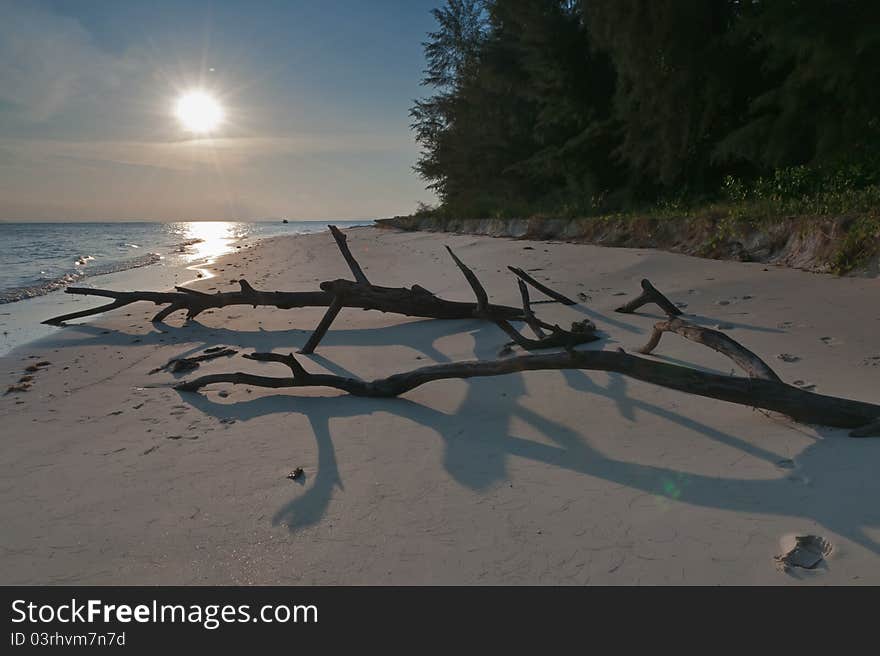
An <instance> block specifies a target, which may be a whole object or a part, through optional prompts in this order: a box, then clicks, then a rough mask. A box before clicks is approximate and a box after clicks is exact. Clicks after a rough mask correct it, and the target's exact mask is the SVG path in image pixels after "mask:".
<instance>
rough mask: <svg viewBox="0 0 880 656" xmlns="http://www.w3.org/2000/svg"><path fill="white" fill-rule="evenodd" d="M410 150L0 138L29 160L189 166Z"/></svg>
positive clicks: (240, 141) (359, 140)
mask: <svg viewBox="0 0 880 656" xmlns="http://www.w3.org/2000/svg"><path fill="white" fill-rule="evenodd" d="M409 149H411V145H410V143H409V141H408V140H405V139H402V138H400V137H393V136H388V135H370V134H300V135H288V136H279V137H220V138H215V139H198V140H186V141H155V142H150V141H65V140H53V139H16V138H6V139H4V138H0V150H2V151H4V152H6V153H7V154H8V155H12V156H15V157H18V158H24V159H27V160H29V161H31V162H32V163H43V164H45V163H52V162H54V163H56V164H57V163H63V161H64V160H76V161H79V162H104V163H112V164H126V165H130V166H145V167H151V168H159V169H170V170H175V171H189V170H192V169H194V168H198V167H202V166H206V165H222V166H224V167H230V168H237V167H240V166H243V165H245V164H250V163H252V162H253V161H255V160H260V159H265V158H269V157H276V156H304V155H315V154H323V153H344V154H358V153H371V152H374V153H378V152H394V151H406V150H409Z"/></svg>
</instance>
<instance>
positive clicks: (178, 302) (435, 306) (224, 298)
mask: <svg viewBox="0 0 880 656" xmlns="http://www.w3.org/2000/svg"><path fill="white" fill-rule="evenodd" d="M331 234H332V235H333V237H334V239H335V240H336V243H337V246H338V247H339V249H340V251H341V253H342V255H343V257H344V258H345V260H346V262H347V263H348V265H349V268H350V269H351V272H352V274H353V275H354V277H355V281H350V280H341V279H340V280H330V281H326V282H323V283H321V284H320V288H321V289H320V291H302V292H279V291H272V292H269V291H259V290H257V289H254V287H252V286H251V285H250V284H249V283H248V282H247V281H246V280H243V279H242V280H239V281H238V283H239V285H240V287H241V289H240V291H234V292H217V293H215V294H207V293H205V292H201V291H197V290H193V289H189V288H187V287H177V288H176V289H177V291H174V292H150V291H134V292H118V291H113V290H108V289H90V288H86V287H68V288H67V289H65V290H64V291H65V292H66V293H68V294H74V295H80V296H102V297H105V298H110V299H113V300H112V302H110V303H108V304H106V305H102V306H100V307H96V308H91V309H88V310H80V311H78V312H71V313H70V314H64V315H61V316H57V317H52V318H51V319H47V320H45V321H44V322H43V323H45V324H49V325H55V326H62V325H64V324H65V322H67V321H72V320H74V319H79V318H82V317H89V316H93V315H96V314H101V313H103V312H107V311H108V310H115V309H118V308H121V307H125V306H127V305H130V304H132V303H137V302H140V301H146V302H149V303H153V304H155V305H162V306H165V307H163V308H162V309H161V310H159V312H157V313H156V315H155V316H154V317H153V318H152V321H153V322H154V323H161V322H162V321H164V320H165V319H166V318H167V317H168V316H170V315H171V314H173V313H175V312H177V311H178V310H186V313H187V316H186V318H187V320H192V319H194V318H195V317H197V316H198V315H199V314H201V313H202V312H204V311H205V310H208V309H216V308H223V307H228V306H231V305H251V306H253V307H254V308H256V307H261V306H264V307H275V308H279V309H282V310H290V309H294V308H303V307H326V308H330V307H331V306H332V305H333V302H334V299H335V298H337V297H340V296H342V297H343V298H344V299H345V300H344V307H350V308H361V309H365V310H379V311H380V312H391V313H395V314H402V315H404V316H411V317H423V318H428V319H469V318H473V317H474V316H475V314H474V312H475V311H476V310H477V309H478V305H475V304H474V303H464V302H460V301H449V300H446V299H443V298H440V297H438V296H436V295H434V294H432V293H431V292H429V291H428V290H427V289H425V288H424V287H420V286H419V285H413V286H412V287H411V288H406V287H381V286H379V285H373V284H372V283H370V282H369V280H368V279H367V277H366V275H365V274H364V272H363V270H362V269H361V267H360V265H359V264H358V263H357V260H356V259H355V258H354V256H353V255H352V253H351V251H350V249H349V248H348V244H347V241H346V236H345V234H344V233H342V232H341V231H340V230H338V229H336V227H335V226H331ZM485 310H487V311H488V312H489V313H490V314H491V315H492V316H493V317H499V318H504V319H509V320H515V319H517V320H518V319H523V318H524V316H523V312H522V310H521V309H519V308H515V307H510V306H506V305H490V306H487V307H486V308H484V311H485Z"/></svg>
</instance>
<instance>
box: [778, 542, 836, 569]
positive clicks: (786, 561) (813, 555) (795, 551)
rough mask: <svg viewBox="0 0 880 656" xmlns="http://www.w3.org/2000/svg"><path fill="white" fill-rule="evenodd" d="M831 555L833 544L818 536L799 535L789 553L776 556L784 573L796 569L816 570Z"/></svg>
mask: <svg viewBox="0 0 880 656" xmlns="http://www.w3.org/2000/svg"><path fill="white" fill-rule="evenodd" d="M830 553H831V543H830V542H828V540H826V539H825V538H820V537H819V536H818V535H798V536H797V537H795V545H794V547H793V548H791V549H790V550H789V551H788V552H787V553H785V554H782V555H780V556H776V562H778V563H779V566H780V568H781V569H782V571H784V572H788V571H790V570H791V569H792V568H794V567H800V568H801V569H816V567H818V566H819V563H821V562H822V561H823V560H825V556H827V555H828V554H830Z"/></svg>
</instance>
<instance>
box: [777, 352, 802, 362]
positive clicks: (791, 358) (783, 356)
mask: <svg viewBox="0 0 880 656" xmlns="http://www.w3.org/2000/svg"><path fill="white" fill-rule="evenodd" d="M776 358H777V359H778V360H782V361H783V362H799V361H800V357H798V356H796V355H792V354H791V353H780V354H779V355H777V356H776Z"/></svg>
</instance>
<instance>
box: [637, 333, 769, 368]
mask: <svg viewBox="0 0 880 656" xmlns="http://www.w3.org/2000/svg"><path fill="white" fill-rule="evenodd" d="M664 332H670V333H676V334H677V335H681V336H682V337H684V338H685V339H689V340H691V341H693V342H697V343H698V344H702V345H703V346H708V347H709V348H710V349H712V350H714V351H718V352H719V353H721V354H722V355H725V356H727V357H728V358H730V359H731V360H733V361H734V362H735V363H736V364H737V365H739V366H740V367H741V368H742V369H743V370H744V371H745V372H746V373H747V374H748V375H749V377H750V378H761V379H763V380H772V381H775V382H782V379H781V378H779V376H777V375H776V372H775V371H773V369H771V368H770V366H769V365H768V364H767V363H766V362H764V361H763V360H762V359H761V358H759V357H758V356H757V355H755V354H754V353H752V352H751V351H750V350H749V349H747V348H746V347H745V346H743V345H742V344H740V343H739V342H737V341H736V340H735V339H733V338H731V337H728V336H727V335H725V334H724V333H722V332H719V331H717V330H712V329H711V328H704V327H702V326H697V325H695V324H692V323H689V322H687V321H683V320H681V319H670V320H669V321H661V322H660V323H658V324H656V325H655V326H654V332H653V333H652V335H651V339H650V340H649V341H648V343H647V344H645V346H643V347H642V348H640V349H639V350H638V352H639V353H642V354H644V355H647V354H649V353H651V352H652V351H653V350H654V349H655V348H657V346H658V345H659V344H660V338H661V337H662V336H663V333H664Z"/></svg>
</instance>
